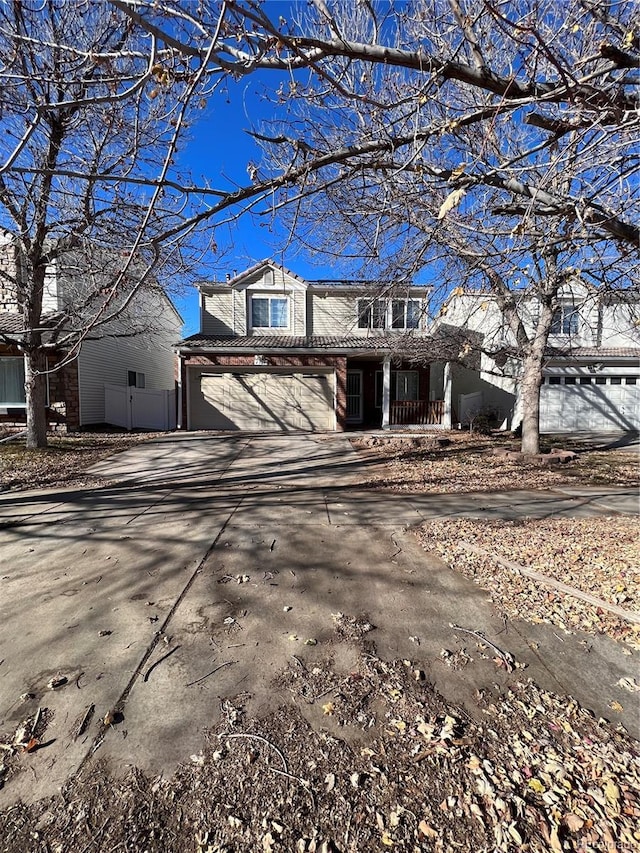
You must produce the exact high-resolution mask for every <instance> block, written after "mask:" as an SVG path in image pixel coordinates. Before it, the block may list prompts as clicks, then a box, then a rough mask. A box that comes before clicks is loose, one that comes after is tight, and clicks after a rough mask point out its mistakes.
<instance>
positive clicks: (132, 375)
mask: <svg viewBox="0 0 640 853" xmlns="http://www.w3.org/2000/svg"><path fill="white" fill-rule="evenodd" d="M146 384H147V377H146V376H145V374H144V373H140V372H139V371H137V370H127V385H128V386H129V387H130V388H132V387H133V388H144V387H145V386H146Z"/></svg>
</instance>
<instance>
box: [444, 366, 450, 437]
mask: <svg viewBox="0 0 640 853" xmlns="http://www.w3.org/2000/svg"><path fill="white" fill-rule="evenodd" d="M442 387H443V396H444V415H443V418H442V426H443V427H444V429H451V362H450V361H445V363H444V369H443V373H442Z"/></svg>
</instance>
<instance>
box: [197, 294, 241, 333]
mask: <svg viewBox="0 0 640 853" xmlns="http://www.w3.org/2000/svg"><path fill="white" fill-rule="evenodd" d="M201 331H202V334H203V335H232V334H234V331H235V330H234V328H233V291H232V290H231V289H229V290H227V291H225V292H224V293H210V294H205V295H204V297H203V312H202V330H201Z"/></svg>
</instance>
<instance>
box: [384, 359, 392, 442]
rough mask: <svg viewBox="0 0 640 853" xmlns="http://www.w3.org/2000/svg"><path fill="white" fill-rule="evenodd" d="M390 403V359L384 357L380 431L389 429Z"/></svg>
mask: <svg viewBox="0 0 640 853" xmlns="http://www.w3.org/2000/svg"><path fill="white" fill-rule="evenodd" d="M390 401H391V358H390V357H389V356H388V355H385V357H384V359H383V362H382V429H389V409H390Z"/></svg>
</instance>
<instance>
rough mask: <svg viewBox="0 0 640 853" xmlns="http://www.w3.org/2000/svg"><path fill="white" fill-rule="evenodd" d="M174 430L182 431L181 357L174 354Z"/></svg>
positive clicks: (178, 354)
mask: <svg viewBox="0 0 640 853" xmlns="http://www.w3.org/2000/svg"><path fill="white" fill-rule="evenodd" d="M176 386H177V388H176V390H177V392H178V393H177V394H176V397H177V400H176V429H182V356H181V355H180V353H179V352H178V353H176Z"/></svg>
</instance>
